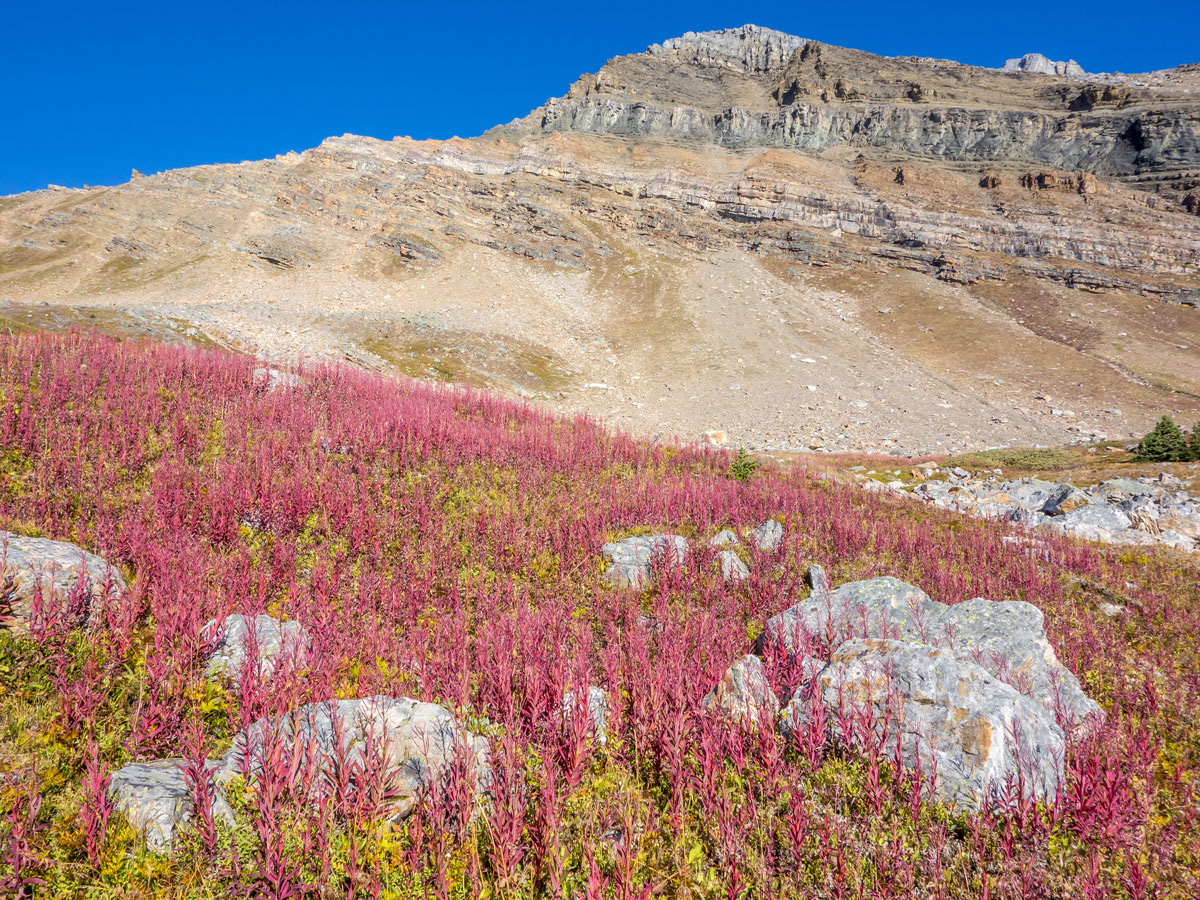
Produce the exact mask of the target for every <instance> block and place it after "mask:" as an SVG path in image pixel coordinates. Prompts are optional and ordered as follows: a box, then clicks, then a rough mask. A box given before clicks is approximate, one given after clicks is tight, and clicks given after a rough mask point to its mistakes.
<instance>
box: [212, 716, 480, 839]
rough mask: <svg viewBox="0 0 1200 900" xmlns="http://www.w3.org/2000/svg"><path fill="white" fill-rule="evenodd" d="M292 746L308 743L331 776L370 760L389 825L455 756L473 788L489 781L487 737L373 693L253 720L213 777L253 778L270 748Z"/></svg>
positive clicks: (407, 810)
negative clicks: (381, 773) (465, 765)
mask: <svg viewBox="0 0 1200 900" xmlns="http://www.w3.org/2000/svg"><path fill="white" fill-rule="evenodd" d="M296 742H301V743H302V744H304V745H308V744H309V743H310V742H311V745H312V748H313V751H314V752H315V754H316V766H317V769H318V770H319V771H320V772H321V773H322V774H323V775H326V776H328V775H332V774H333V773H334V772H335V770H336V767H337V766H338V764H339V763H338V760H339V757H340V759H341V760H342V761H344V762H346V763H348V764H353V763H355V762H359V761H363V762H365V761H367V760H368V758H369V757H370V756H374V757H375V758H376V759H377V761H379V762H381V763H382V764H383V765H384V767H385V771H386V773H387V785H388V788H389V790H390V792H391V794H392V796H393V798H394V799H393V801H392V804H391V807H390V809H389V817H390V818H391V819H392V820H399V819H402V818H404V817H406V816H407V815H408V814H409V813H411V812H412V810H413V807H414V806H415V805H416V802H417V797H418V795H419V794H420V792H421V790H422V789H424V788H425V787H426V786H427V785H429V784H431V783H435V782H436V781H437V780H438V779H441V778H444V777H446V775H447V773H448V772H449V771H450V766H451V764H452V763H453V762H454V760H455V759H456V758H457V757H458V756H459V755H460V754H461V755H462V756H463V758H464V759H465V760H467V761H469V762H471V763H472V764H473V766H474V769H475V777H476V790H478V791H482V790H484V789H485V788H486V785H487V783H488V779H489V769H488V750H489V746H488V741H487V739H486V738H482V737H478V736H476V735H473V734H471V733H470V732H468V731H466V730H465V729H463V728H462V727H460V726H459V725H458V724H457V723H456V722H455V719H454V716H453V715H451V713H450V711H449V710H447V709H446V708H445V707H442V706H438V705H436V704H433V703H422V702H420V701H417V700H411V699H409V698H407V697H401V698H398V699H394V698H392V697H383V696H377V697H368V698H366V699H363V700H329V701H325V702H322V703H310V704H308V705H307V706H302V707H300V708H299V709H296V710H293V711H292V712H290V713H288V714H286V715H284V716H280V717H277V718H264V719H259V720H258V721H257V722H254V723H253V724H251V725H250V726H249V727H248V728H245V729H243V730H242V731H240V732H238V733H237V735H235V736H234V739H233V746H232V747H230V749H229V751H228V752H227V753H226V754H225V756H224V757H223V758H222V759H221V766H220V768H219V769H218V770H217V772H216V777H217V780H218V781H219V782H222V783H226V782H228V780H229V779H230V778H232V777H233V776H235V775H239V774H240V775H245V776H246V777H247V778H248V779H249V780H250V781H253V780H254V779H255V778H256V777H257V773H258V772H259V771H261V765H262V757H263V753H264V752H269V751H270V750H271V749H272V748H273V747H274V746H275V745H276V744H279V745H282V747H283V748H284V749H286V750H287V751H289V752H290V751H291V749H292V748H293V747H294V746H295V744H296Z"/></svg>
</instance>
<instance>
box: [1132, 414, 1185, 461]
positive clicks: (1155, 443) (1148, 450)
mask: <svg viewBox="0 0 1200 900" xmlns="http://www.w3.org/2000/svg"><path fill="white" fill-rule="evenodd" d="M1196 447H1197V440H1196V435H1195V433H1194V432H1193V434H1192V440H1191V442H1190V445H1189V442H1188V439H1187V436H1186V435H1185V434H1184V432H1183V429H1182V428H1180V427H1179V426H1178V425H1176V424H1175V423H1174V422H1172V421H1171V417H1170V416H1163V417H1162V418H1161V419H1159V420H1158V424H1157V425H1155V426H1154V430H1153V431H1151V432H1150V433H1149V434H1147V435H1146V436H1145V437H1144V438H1142V440H1141V442H1140V443H1139V444H1138V448H1137V459H1139V460H1142V461H1144V462H1184V461H1186V460H1188V459H1190V458H1192V457H1191V454H1192V451H1193V450H1194V449H1195V448H1196Z"/></svg>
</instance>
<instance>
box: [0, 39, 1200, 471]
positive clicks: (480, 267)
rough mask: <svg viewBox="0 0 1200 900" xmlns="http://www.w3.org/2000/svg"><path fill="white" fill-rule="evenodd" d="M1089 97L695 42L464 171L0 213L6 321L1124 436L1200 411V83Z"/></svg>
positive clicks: (878, 417) (661, 422)
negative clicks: (1159, 420)
mask: <svg viewBox="0 0 1200 900" xmlns="http://www.w3.org/2000/svg"><path fill="white" fill-rule="evenodd" d="M1077 68H1078V67H1072V65H1071V64H1069V63H1067V64H1059V63H1055V62H1053V61H1050V60H1045V58H1044V57H1036V56H1034V55H1030V56H1026V57H1024V58H1023V59H1022V60H1018V61H1017V63H1016V64H1015V65H1011V66H1006V68H1005V69H986V68H980V67H976V66H967V65H962V64H959V63H955V62H950V61H946V60H931V59H923V58H912V57H898V58H887V57H881V56H876V55H873V54H870V53H864V52H861V51H857V50H851V49H846V48H842V47H835V46H832V45H829V44H824V43H821V42H818V41H814V40H809V39H805V38H800V37H796V36H792V35H788V34H784V33H782V32H778V31H772V30H770V29H766V28H759V27H757V26H753V25H746V26H743V27H741V28H736V29H727V30H723V31H713V32H702V33H689V34H685V35H683V36H681V37H678V38H673V39H670V40H666V41H664V42H662V43H661V44H655V45H653V46H651V47H649V48H648V49H647V50H646V51H645V52H643V53H638V54H632V55H628V56H621V57H617V58H615V59H612V60H610V61H609V62H608V63H607V64H606V65H604V66H603V67H602V68H601V69H600V70H599V71H598V72H596V73H592V74H586V75H583V76H582V77H580V78H579V79H578V80H577V81H576V82H575V84H573V85H571V86H570V88H569V90H567V92H566V93H565V94H564V95H563V96H561V97H556V98H553V99H550V100H548V101H547V102H546V103H545V104H544V105H542V106H541V107H540V108H538V109H536V110H534V111H533V112H531V113H529V114H528V115H525V116H523V117H521V118H518V119H516V120H514V121H512V122H510V123H508V124H507V125H503V126H499V127H497V128H495V129H493V130H491V131H489V132H488V133H486V134H484V135H482V136H480V137H477V138H471V139H465V140H463V139H452V140H448V141H414V140H410V139H407V138H396V139H394V140H391V141H383V140H376V139H373V138H366V137H357V136H352V135H345V136H343V137H338V138H330V139H328V140H326V141H324V142H323V143H322V144H321V145H320V146H319V147H316V148H314V149H312V150H308V151H306V152H304V153H299V154H288V155H286V156H281V157H278V158H276V159H273V160H264V161H260V162H251V163H242V164H239V165H218V166H199V167H194V168H189V169H179V170H174V171H170V172H163V173H159V174H156V175H147V176H141V175H138V176H137V177H135V178H134V179H133V180H131V181H130V182H129V183H128V184H125V185H120V186H115V187H110V188H98V189H90V190H82V191H74V190H62V189H56V190H47V191H38V192H34V193H30V194H22V195H17V196H14V197H9V198H4V199H2V200H0V303H2V304H3V309H2V310H0V312H2V313H3V315H4V316H6V317H7V319H8V321H9V323H10V326H11V327H18V326H19V327H24V326H25V325H30V324H33V325H45V326H50V327H66V326H69V325H73V324H85V325H96V326H98V327H101V328H103V329H106V330H111V331H115V332H118V333H128V334H146V333H149V334H153V335H157V336H178V337H183V338H185V339H188V340H203V341H212V342H216V343H220V344H223V345H227V346H232V347H237V348H244V349H249V350H254V351H256V352H258V353H262V354H266V355H268V356H273V357H277V358H283V359H290V358H294V357H295V356H297V355H304V356H329V357H337V358H343V357H344V358H349V359H352V360H354V361H356V362H358V363H359V364H361V365H364V366H368V367H375V368H384V369H388V370H398V371H401V372H404V373H407V374H411V375H419V376H425V377H436V378H444V379H453V380H467V381H470V382H473V383H476V384H480V385H485V386H489V387H494V388H498V389H501V390H506V391H512V392H516V393H519V394H521V395H523V396H528V397H531V398H533V399H536V400H538V401H539V402H541V403H544V404H547V405H550V406H551V407H553V408H557V409H562V410H579V411H585V412H588V413H591V414H595V415H599V416H602V417H604V418H605V419H606V420H608V421H610V422H611V423H613V424H615V425H618V426H623V427H628V428H631V429H633V430H635V431H637V432H640V433H644V434H649V435H663V436H667V435H672V434H674V435H680V436H682V437H684V438H686V439H691V438H694V437H695V436H696V435H697V434H699V433H700V432H702V431H708V430H714V431H722V432H725V433H727V434H728V435H729V438H730V439H731V440H733V441H736V442H738V443H744V444H747V445H753V446H757V447H763V448H777V449H787V450H794V449H801V448H821V449H827V450H857V449H872V450H888V451H907V452H912V453H917V452H936V451H939V450H950V449H966V448H976V447H982V446H995V445H1003V444H1018V443H1019V444H1030V443H1043V444H1050V443H1062V442H1065V441H1070V440H1082V439H1087V438H1091V437H1095V436H1097V435H1100V434H1104V435H1107V436H1112V437H1122V438H1124V437H1128V436H1130V435H1133V434H1140V433H1141V432H1143V431H1144V430H1145V429H1146V427H1148V425H1149V424H1150V423H1151V422H1153V421H1154V420H1156V419H1157V418H1158V417H1159V416H1161V415H1162V414H1163V413H1170V414H1172V415H1177V416H1182V418H1183V420H1184V421H1190V417H1191V416H1192V415H1193V414H1194V413H1195V412H1197V411H1200V354H1197V353H1196V351H1195V347H1196V346H1200V313H1198V312H1197V310H1196V309H1195V307H1196V306H1197V305H1200V215H1198V214H1200V102H1198V101H1197V99H1196V98H1197V97H1198V96H1200V93H1198V90H1200V67H1197V66H1195V65H1192V66H1182V67H1179V68H1176V69H1171V70H1165V71H1162V72H1153V73H1146V74H1142V75H1094V74H1087V73H1084V72H1082V70H1081V69H1080V70H1079V71H1076V69H1077ZM1050 73H1053V74H1050ZM399 124H400V125H402V124H403V123H399Z"/></svg>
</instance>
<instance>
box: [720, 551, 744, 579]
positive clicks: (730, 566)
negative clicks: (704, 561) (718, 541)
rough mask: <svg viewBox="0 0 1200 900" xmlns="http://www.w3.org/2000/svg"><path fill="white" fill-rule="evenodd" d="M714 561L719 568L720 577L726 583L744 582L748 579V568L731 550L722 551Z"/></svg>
mask: <svg viewBox="0 0 1200 900" xmlns="http://www.w3.org/2000/svg"><path fill="white" fill-rule="evenodd" d="M714 559H715V560H716V562H717V565H718V566H720V567H721V577H722V578H724V579H725V580H726V581H732V582H739V581H745V580H746V579H747V578H749V577H750V569H749V567H748V566H747V565H746V564H745V563H744V562H742V561H741V559H740V558H739V557H738V555H737V554H736V553H734V552H733V551H732V550H722V551H721V552H720V553H718V554H717V555H716V556H715V557H714Z"/></svg>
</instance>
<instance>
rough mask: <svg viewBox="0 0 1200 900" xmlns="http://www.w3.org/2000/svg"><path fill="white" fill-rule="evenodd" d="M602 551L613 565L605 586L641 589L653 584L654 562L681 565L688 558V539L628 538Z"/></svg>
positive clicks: (670, 536) (673, 536)
mask: <svg viewBox="0 0 1200 900" xmlns="http://www.w3.org/2000/svg"><path fill="white" fill-rule="evenodd" d="M600 552H601V553H602V554H603V555H604V558H605V559H607V560H609V561H610V562H611V563H612V565H611V566H609V567H608V568H607V569H606V570H605V571H604V576H603V580H604V583H605V584H607V585H610V586H612V587H631V588H636V589H639V590H640V589H641V588H644V587H646V586H647V585H648V584H649V583H650V576H651V563H653V562H654V561H655V560H660V561H662V562H663V563H664V564H666V565H670V566H678V565H682V564H683V561H684V559H685V558H686V557H687V552H688V542H687V538H684V537H680V536H679V535H677V534H656V535H649V536H644V537H627V538H622V539H621V540H619V541H611V542H609V543H607V544H605V545H604V546H603V547H602V548H601V550H600Z"/></svg>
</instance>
